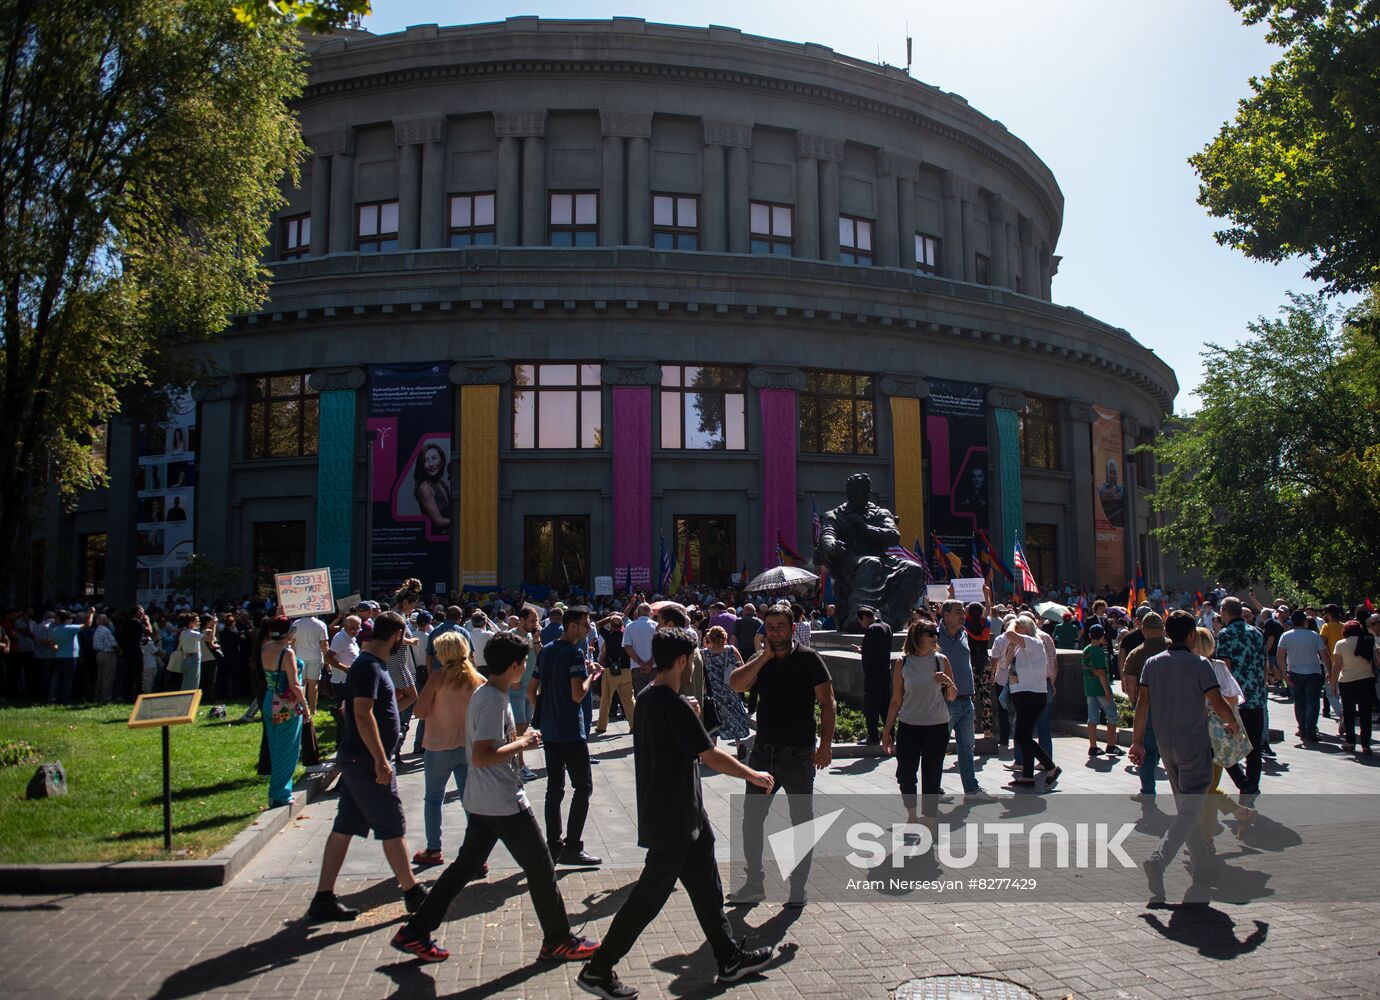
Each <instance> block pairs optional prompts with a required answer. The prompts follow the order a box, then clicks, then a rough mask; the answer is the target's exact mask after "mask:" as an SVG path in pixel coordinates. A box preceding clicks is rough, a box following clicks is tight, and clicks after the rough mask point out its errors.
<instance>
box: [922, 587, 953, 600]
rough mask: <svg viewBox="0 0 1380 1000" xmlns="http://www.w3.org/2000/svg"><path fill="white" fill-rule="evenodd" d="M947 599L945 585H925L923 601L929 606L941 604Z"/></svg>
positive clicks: (947, 590) (947, 593)
mask: <svg viewBox="0 0 1380 1000" xmlns="http://www.w3.org/2000/svg"><path fill="white" fill-rule="evenodd" d="M948 599H949V585H948V584H947V583H929V584H926V585H925V600H926V601H927V602H928V603H930V604H943V603H944V602H945V601H947V600H948Z"/></svg>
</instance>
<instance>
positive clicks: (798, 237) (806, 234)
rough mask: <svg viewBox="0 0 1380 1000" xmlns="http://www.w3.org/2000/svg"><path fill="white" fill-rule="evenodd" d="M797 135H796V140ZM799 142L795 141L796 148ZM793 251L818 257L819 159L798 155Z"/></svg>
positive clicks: (804, 255) (799, 255) (813, 257)
mask: <svg viewBox="0 0 1380 1000" xmlns="http://www.w3.org/2000/svg"><path fill="white" fill-rule="evenodd" d="M798 139H799V137H797V140H798ZM798 147H799V142H798V141H797V148H798ZM835 224H836V225H837V223H835ZM793 228H794V233H793V235H794V238H795V253H794V256H796V257H804V258H807V259H810V260H817V259H818V258H819V161H818V160H816V159H815V158H814V157H813V156H800V157H797V159H796V161H795V225H794V227H793Z"/></svg>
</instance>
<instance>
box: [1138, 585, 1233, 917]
mask: <svg viewBox="0 0 1380 1000" xmlns="http://www.w3.org/2000/svg"><path fill="white" fill-rule="evenodd" d="M1196 627H1197V622H1195V621H1194V620H1193V616H1192V615H1191V614H1189V613H1188V612H1186V611H1175V612H1173V613H1171V614H1170V616H1169V620H1168V622H1166V624H1165V631H1166V632H1167V633H1168V637H1169V648H1168V649H1167V650H1165V651H1164V652H1163V653H1156V654H1155V655H1154V656H1152V657H1150V658H1149V659H1147V660H1146V661H1145V666H1144V668H1143V669H1142V670H1141V674H1140V685H1139V688H1138V690H1137V692H1136V726H1135V735H1134V737H1133V741H1132V744H1131V753H1130V758H1131V763H1133V764H1135V765H1136V766H1137V767H1140V766H1142V765H1143V764H1144V763H1145V742H1144V740H1145V727H1146V723H1147V721H1148V720H1149V717H1150V715H1151V714H1152V713H1153V714H1154V717H1155V739H1156V740H1157V741H1158V743H1159V749H1160V760H1161V762H1162V763H1163V764H1164V770H1165V772H1166V773H1167V774H1168V775H1169V786H1170V788H1172V789H1173V790H1174V807H1175V809H1176V810H1177V812H1178V815H1177V816H1175V817H1174V821H1173V822H1172V823H1171V824H1170V825H1169V829H1168V830H1166V831H1165V834H1164V839H1163V840H1161V841H1160V845H1159V847H1158V848H1156V850H1155V852H1154V853H1153V854H1151V855H1150V857H1149V858H1147V859H1146V861H1145V876H1146V880H1147V881H1148V882H1149V885H1150V896H1151V899H1152V900H1163V899H1164V870H1165V868H1166V867H1168V865H1169V863H1170V862H1171V861H1173V860H1174V856H1175V855H1176V854H1178V853H1179V848H1180V847H1182V846H1183V845H1184V841H1185V840H1187V841H1188V853H1189V856H1190V858H1191V859H1192V868H1191V870H1192V872H1193V876H1194V878H1195V879H1197V878H1203V877H1206V876H1208V875H1210V874H1212V872H1213V871H1214V870H1215V869H1216V867H1217V862H1216V860H1215V858H1214V855H1213V850H1212V847H1211V845H1210V844H1208V842H1207V841H1206V840H1204V839H1203V835H1202V832H1201V830H1200V828H1199V826H1198V817H1199V812H1200V810H1201V808H1202V804H1203V796H1204V795H1206V794H1207V790H1208V788H1209V787H1210V786H1211V784H1212V741H1211V740H1210V739H1209V738H1208V715H1207V713H1208V706H1209V705H1211V707H1212V710H1213V711H1214V712H1216V713H1217V716H1218V718H1220V719H1221V720H1222V722H1223V725H1225V726H1226V729H1227V732H1229V733H1234V732H1235V731H1236V728H1237V726H1236V716H1235V714H1234V713H1233V712H1232V710H1231V706H1230V705H1228V704H1227V702H1226V699H1224V698H1223V697H1222V692H1221V691H1220V690H1219V686H1218V683H1217V675H1216V674H1215V673H1214V672H1213V669H1212V664H1210V663H1209V662H1208V661H1207V660H1205V659H1203V657H1201V656H1199V655H1198V654H1197V653H1194V652H1193V651H1192V650H1190V649H1189V648H1188V646H1187V642H1188V640H1189V637H1190V636H1192V635H1193V631H1194V629H1195V628H1196Z"/></svg>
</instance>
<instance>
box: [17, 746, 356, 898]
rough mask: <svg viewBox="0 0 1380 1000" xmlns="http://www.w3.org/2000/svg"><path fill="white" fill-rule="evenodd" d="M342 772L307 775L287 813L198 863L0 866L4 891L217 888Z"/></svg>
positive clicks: (266, 817) (262, 819)
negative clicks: (337, 773)
mask: <svg viewBox="0 0 1380 1000" xmlns="http://www.w3.org/2000/svg"><path fill="white" fill-rule="evenodd" d="M336 771H337V768H335V767H334V766H333V767H332V768H331V769H330V770H329V771H323V772H321V773H319V774H308V775H304V776H303V778H302V780H301V781H299V782H298V783H297V784H296V786H295V787H294V788H293V793H294V795H295V799H296V800H295V801H294V802H293V803H292V805H290V806H288V807H287V808H286V809H281V808H280V809H270V810H267V811H265V812H264V813H262V814H260V816H259V818H258V819H256V820H254V822H253V823H250V824H249V826H247V827H245V828H244V829H243V830H241V831H240V832H239V833H237V834H236V835H235V837H234V838H233V839H232V840H231V841H230V843H228V844H226V845H225V846H224V847H222V848H221V849H220V850H219V851H217V852H216V853H215V854H213V855H211V856H210V857H209V858H201V859H198V860H196V861H117V862H112V863H109V864H99V863H98V864H88V863H82V862H76V863H73V864H57V865H0V892H14V893H20V892H23V893H29V892H41V893H51V892H131V891H135V892H137V891H140V890H147V889H212V888H215V887H216V886H220V885H225V884H226V883H228V882H229V881H230V880H231V879H233V878H234V877H235V876H236V875H238V874H239V873H240V871H241V870H242V869H243V868H244V867H245V865H247V864H249V862H250V861H252V860H253V859H254V857H255V856H256V855H257V854H258V853H259V852H260V851H261V850H263V849H264V848H265V847H267V846H268V843H269V841H271V840H272V839H273V838H274V837H275V836H276V835H277V834H278V832H279V831H280V830H282V829H283V828H284V827H286V826H287V825H288V824H289V823H290V822H292V821H293V820H294V819H296V818H297V816H298V815H299V814H300V813H301V812H302V810H303V809H305V808H306V807H307V806H308V805H310V804H311V803H312V802H314V801H315V800H316V799H317V798H319V797H320V796H321V795H322V793H324V792H325V791H326V789H328V788H329V787H330V785H331V782H332V781H334V780H335V776H336Z"/></svg>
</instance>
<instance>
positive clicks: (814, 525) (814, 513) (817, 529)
mask: <svg viewBox="0 0 1380 1000" xmlns="http://www.w3.org/2000/svg"><path fill="white" fill-rule="evenodd" d="M810 528H811V529H812V530H813V531H814V538H815V544H816V545H818V544H819V536H820V535H821V534H823V533H824V524H823V522H822V521H820V519H819V508H818V507H816V506H815V498H814V497H813V496H811V497H810Z"/></svg>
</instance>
